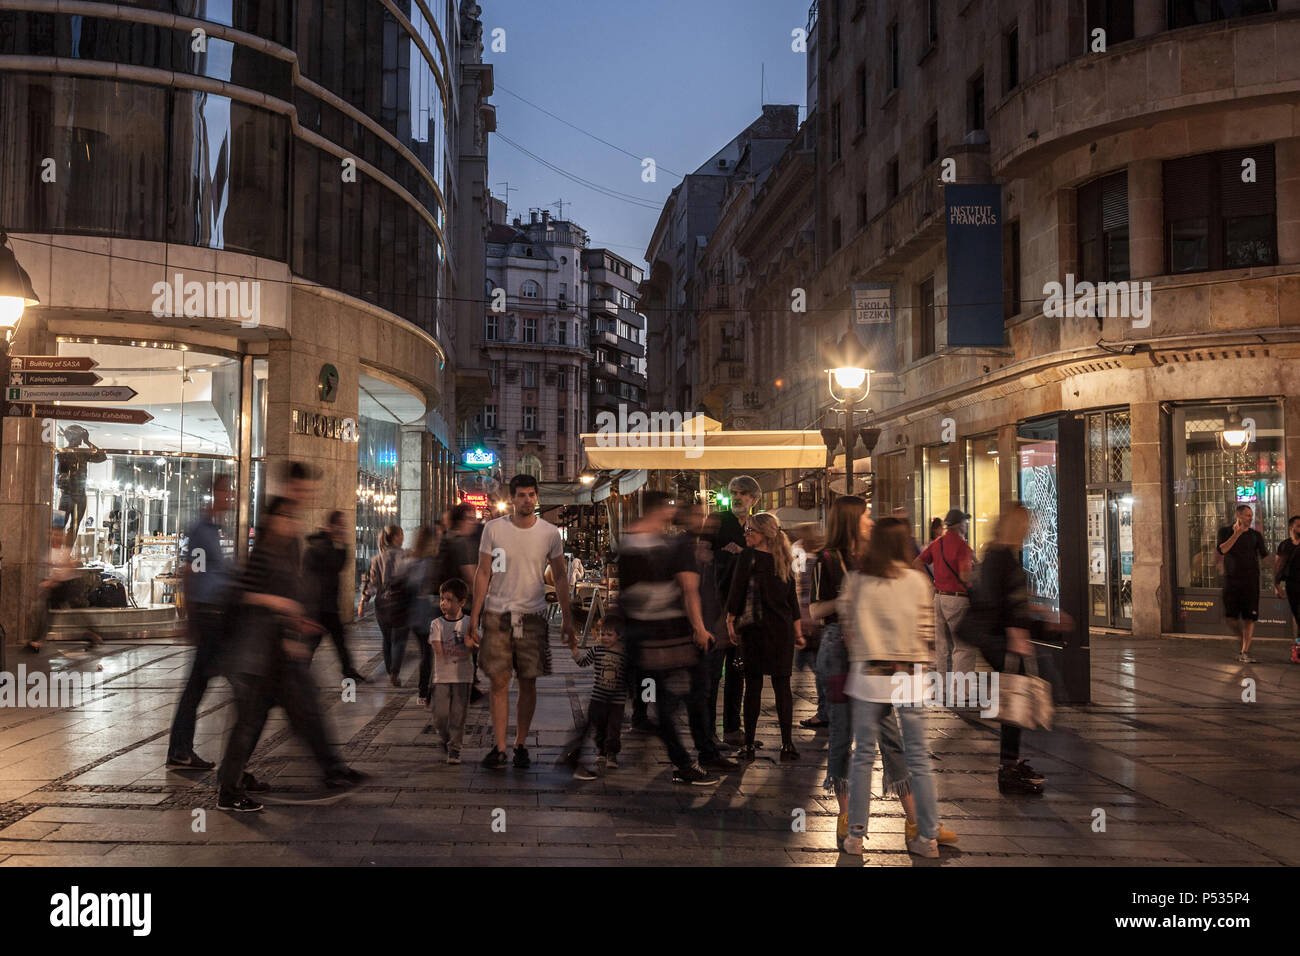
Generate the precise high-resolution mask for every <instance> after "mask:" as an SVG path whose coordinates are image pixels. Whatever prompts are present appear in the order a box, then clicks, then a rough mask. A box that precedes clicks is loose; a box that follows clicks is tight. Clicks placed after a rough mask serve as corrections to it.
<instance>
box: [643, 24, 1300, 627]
mask: <svg viewBox="0 0 1300 956" xmlns="http://www.w3.org/2000/svg"><path fill="white" fill-rule="evenodd" d="M807 33H808V60H807V71H808V76H807V81H808V115H807V119H806V120H805V122H804V123H803V124H801V125H800V127H799V129H798V131H797V132H795V131H794V130H792V129H786V128H780V129H773V131H772V132H770V133H766V134H764V135H765V136H766V137H767V138H766V139H761V138H760V137H759V136H758V135H757V134H754V133H750V135H747V136H746V137H744V138H745V139H747V140H748V142H749V144H750V145H749V148H748V150H747V151H746V150H745V149H744V147H743V144H742V149H741V150H739V151H738V152H740V153H741V155H740V156H739V159H740V160H741V162H740V165H739V167H737V166H736V165H735V164H733V163H732V162H731V161H730V159H731V157H726V156H724V157H722V158H721V159H718V160H716V161H710V163H708V164H706V166H704V167H701V168H700V169H699V170H697V171H696V174H694V177H687V182H686V184H685V185H683V186H682V187H680V189H679V191H678V192H675V193H674V195H673V197H672V198H671V199H670V204H676V205H677V206H681V205H683V204H686V205H687V206H688V207H689V208H690V209H692V210H694V209H695V205H699V206H701V207H702V208H703V207H707V208H706V209H704V211H702V212H701V211H696V212H695V213H693V214H694V215H695V222H696V223H697V225H693V226H692V228H691V229H690V230H689V232H690V233H691V235H689V236H682V237H669V236H667V227H666V225H665V224H666V223H670V222H676V221H677V219H678V218H681V217H679V216H676V215H672V214H670V213H671V212H672V210H670V209H668V208H667V207H666V209H665V214H664V217H663V218H662V219H661V225H660V229H659V231H658V232H657V233H656V237H655V240H654V241H653V242H652V244H651V247H650V249H649V250H648V252H647V259H648V260H649V262H650V273H649V275H648V277H647V282H646V283H644V284H643V296H644V297H645V298H646V300H647V302H648V303H649V305H650V306H651V307H652V308H650V309H648V314H649V315H650V316H651V327H650V330H649V337H648V338H649V344H650V370H651V374H650V381H651V383H652V387H651V391H652V394H651V402H652V404H654V403H655V402H656V401H657V400H658V401H664V402H671V403H673V406H674V407H684V408H693V407H696V406H697V405H703V406H704V407H706V408H707V409H709V412H710V414H711V415H713V416H714V417H716V418H718V419H719V420H723V421H728V422H730V421H733V420H744V419H746V418H747V417H749V416H752V415H754V414H755V410H758V409H763V410H764V412H763V416H764V420H765V421H767V422H769V423H770V425H769V426H768V427H777V428H781V427H784V428H808V427H810V425H809V423H810V422H812V423H813V427H817V425H819V424H820V425H824V426H828V427H833V426H836V425H837V423H838V422H839V421H842V420H839V419H836V418H835V417H834V413H833V412H832V409H831V407H830V399H829V396H828V394H827V375H826V371H825V369H826V368H827V361H828V357H827V355H826V353H825V346H826V344H827V343H834V342H839V341H841V340H842V338H843V337H844V335H845V334H846V333H847V332H850V331H852V332H854V333H856V337H857V340H858V342H859V343H860V344H861V345H862V347H863V349H864V351H865V354H866V356H867V362H868V366H869V367H870V368H871V369H872V370H873V374H872V375H871V378H870V386H871V387H870V392H869V398H868V400H867V401H866V402H864V403H863V405H860V406H859V409H860V410H861V409H862V408H863V406H866V407H869V408H870V410H871V422H870V424H871V426H873V427H874V428H878V429H879V434H878V438H877V439H876V441H875V444H874V447H873V448H862V447H859V448H858V450H857V451H856V453H855V455H854V457H855V459H862V460H861V461H858V462H857V463H856V467H855V469H854V470H855V472H856V473H857V474H858V475H859V476H863V475H865V476H867V477H866V480H865V482H864V483H860V484H856V483H855V489H854V490H857V491H859V492H860V493H861V492H862V491H865V493H866V494H868V495H869V497H870V498H871V501H872V508H873V511H874V512H875V513H876V514H877V515H889V514H891V513H895V511H896V509H900V508H901V509H905V510H906V511H907V512H908V513H909V514H910V515H911V516H912V519H913V523H914V531H915V532H916V534H917V535H918V536H919V537H921V539H922V540H924V535H925V533H926V530H927V528H928V526H929V524H930V521H931V520H932V519H933V518H935V517H942V516H943V515H944V514H945V513H946V512H947V511H948V509H949V508H951V507H959V508H961V509H963V510H964V511H967V512H970V513H971V514H972V515H973V517H972V520H971V522H970V535H971V544H972V545H973V546H974V547H975V549H976V550H977V551H979V549H980V548H981V547H982V546H983V545H984V544H986V543H987V542H988V541H989V540H990V539H991V537H992V534H993V526H994V522H995V520H996V518H997V515H998V513H999V510H1000V509H1001V507H1002V506H1003V505H1005V504H1006V503H1007V502H1008V501H1011V500H1022V501H1024V502H1025V503H1026V504H1027V505H1028V507H1029V508H1030V510H1031V513H1032V516H1033V518H1032V529H1031V532H1030V538H1029V541H1028V543H1027V547H1026V551H1025V556H1024V558H1025V564H1026V568H1027V570H1028V573H1029V575H1030V580H1031V586H1032V587H1033V590H1034V592H1035V593H1036V595H1037V596H1038V598H1039V599H1041V600H1043V601H1044V602H1045V603H1048V604H1054V605H1056V606H1057V607H1058V608H1060V609H1063V610H1065V611H1067V612H1068V613H1069V614H1070V615H1071V616H1072V617H1073V618H1074V619H1075V621H1076V622H1077V623H1078V624H1079V628H1080V630H1079V641H1080V642H1081V644H1083V645H1084V646H1086V642H1087V634H1088V631H1089V628H1091V629H1093V631H1094V632H1104V631H1105V630H1107V629H1115V630H1122V631H1131V632H1132V633H1133V634H1134V635H1136V636H1140V637H1153V636H1159V635H1161V634H1179V633H1201V634H1221V633H1223V625H1222V605H1221V602H1220V588H1221V583H1220V573H1219V570H1218V567H1217V565H1216V561H1215V551H1216V543H1217V542H1216V534H1217V532H1218V529H1219V528H1220V527H1224V526H1227V525H1230V524H1232V522H1233V520H1234V519H1233V512H1234V509H1235V507H1236V506H1237V505H1238V504H1249V505H1250V506H1251V507H1252V508H1253V509H1254V513H1255V522H1256V527H1257V528H1258V529H1259V530H1260V531H1261V532H1262V533H1263V535H1264V537H1265V539H1266V541H1267V543H1268V547H1269V550H1270V552H1271V551H1273V550H1274V549H1275V548H1276V547H1277V545H1278V543H1279V542H1280V541H1282V540H1283V539H1285V538H1286V536H1287V527H1286V521H1287V516H1288V515H1289V514H1291V513H1294V512H1296V511H1300V470H1297V469H1296V468H1294V467H1292V468H1290V469H1288V467H1287V466H1288V464H1289V463H1290V462H1291V461H1293V460H1294V459H1295V456H1296V454H1297V453H1300V398H1297V395H1300V365H1298V364H1297V361H1296V360H1297V358H1300V110H1298V109H1297V103H1300V69H1297V67H1296V65H1295V62H1294V61H1295V56H1294V53H1295V51H1296V50H1300V2H1297V0H1259V2H1252V3H1242V4H1198V3H1182V2H1166V0H1129V2H1114V3H1091V2H1089V3H1083V2H1078V3H1068V4H1067V3H1041V2H1031V0H1018V2H992V0H974V2H970V3H957V2H952V3H948V2H942V0H930V2H924V3H901V2H892V0H891V2H879V3H871V4H864V3H853V2H850V0H839V2H820V3H817V4H814V5H813V6H812V8H811V9H810V11H809V20H808V30H807ZM779 109H780V108H779V107H773V106H767V107H765V111H766V113H767V114H768V115H767V116H765V119H770V118H772V117H773V116H775V115H776V112H777V111H778V110H779ZM782 139H783V140H785V141H786V143H785V145H784V147H783V148H784V151H783V152H780V153H778V154H777V155H775V156H773V155H771V154H770V153H767V152H762V153H760V151H759V148H758V147H759V145H760V143H761V144H762V145H763V147H764V150H766V148H767V146H768V145H770V144H771V143H772V142H776V141H779V140H782ZM705 173H707V174H709V177H710V180H709V181H710V183H712V182H713V181H714V180H717V185H716V187H715V192H716V194H717V195H715V196H711V197H708V201H707V202H705V201H704V200H703V199H701V200H700V202H698V203H695V205H691V203H692V202H694V200H693V199H692V198H691V197H693V196H694V193H692V192H690V190H691V189H695V190H696V191H697V192H698V191H699V190H698V187H697V186H696V185H695V184H694V181H693V180H694V178H703V174H705ZM723 180H727V181H726V182H724V181H723ZM661 233H662V234H663V235H661ZM687 243H694V245H693V246H692V248H693V249H694V250H695V254H694V255H693V256H690V255H688V256H685V257H682V256H680V255H676V254H675V250H680V249H681V248H684V244H687ZM686 260H689V262H687V261H686ZM696 327H698V328H699V329H700V341H699V342H698V343H692V342H691V340H690V335H689V333H688V332H687V331H686V330H689V329H693V328H696ZM696 349H698V352H699V354H700V355H701V356H703V357H702V358H701V359H700V360H699V361H698V362H693V356H692V352H693V351H694V350H696ZM860 422H863V423H865V419H863V420H860ZM841 454H842V452H841ZM841 462H842V458H836V459H835V460H834V468H835V469H838V468H839V467H841ZM803 478H804V476H803V475H801V474H800V473H798V472H786V473H783V474H780V475H777V476H772V477H771V478H770V479H768V478H765V479H764V490H765V492H767V496H766V498H765V501H764V506H766V507H770V508H778V509H779V508H783V507H786V508H789V507H793V506H795V505H796V503H797V502H800V501H805V502H806V501H808V500H809V496H808V495H805V494H801V492H802V491H805V490H806V489H805V488H804V482H803V481H802V479H803ZM839 481H840V490H842V485H843V478H840V479H839ZM831 487H832V488H834V487H835V483H834V482H833V481H832V482H831ZM800 507H802V508H806V507H807V505H806V504H804V505H801V506H800ZM795 513H797V514H802V513H804V512H800V511H796V512H795ZM814 514H815V512H814ZM801 520H807V519H806V518H805V519H801ZM1270 571H1271V564H1270ZM1261 588H1262V598H1261V603H1260V625H1259V628H1258V631H1257V633H1258V634H1259V635H1260V636H1264V637H1290V633H1291V632H1290V614H1289V612H1288V610H1287V608H1286V606H1285V603H1284V602H1283V601H1282V600H1281V599H1276V598H1274V596H1273V590H1272V575H1271V573H1265V574H1264V575H1263V576H1262V581H1261Z"/></svg>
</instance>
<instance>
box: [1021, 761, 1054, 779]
mask: <svg viewBox="0 0 1300 956" xmlns="http://www.w3.org/2000/svg"><path fill="white" fill-rule="evenodd" d="M1016 773H1018V774H1020V776H1022V777H1024V778H1025V779H1026V780H1028V781H1029V782H1030V783H1047V778H1046V777H1044V776H1043V775H1042V774H1041V773H1039V772H1038V771H1037V770H1035V769H1034V768H1033V767H1031V766H1029V761H1027V760H1018V761H1016Z"/></svg>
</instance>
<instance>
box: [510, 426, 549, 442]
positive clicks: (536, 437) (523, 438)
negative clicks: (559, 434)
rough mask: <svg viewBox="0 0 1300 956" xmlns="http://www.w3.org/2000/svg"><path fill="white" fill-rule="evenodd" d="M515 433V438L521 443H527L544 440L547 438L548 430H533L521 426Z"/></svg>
mask: <svg viewBox="0 0 1300 956" xmlns="http://www.w3.org/2000/svg"><path fill="white" fill-rule="evenodd" d="M515 435H516V438H515V440H516V441H517V442H518V443H519V444H520V445H526V444H528V443H529V442H543V441H545V440H546V432H541V431H537V430H535V429H534V430H533V431H529V430H527V429H525V428H521V429H519V431H517V432H516V433H515Z"/></svg>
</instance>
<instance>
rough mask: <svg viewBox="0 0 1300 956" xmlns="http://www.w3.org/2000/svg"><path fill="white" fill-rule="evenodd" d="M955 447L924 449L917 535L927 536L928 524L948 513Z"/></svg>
mask: <svg viewBox="0 0 1300 956" xmlns="http://www.w3.org/2000/svg"><path fill="white" fill-rule="evenodd" d="M954 447H955V446H954V445H953V444H952V443H951V442H950V443H948V444H945V445H933V446H931V447H929V448H926V449H925V457H924V460H923V461H924V469H925V476H924V486H923V488H922V496H921V497H922V503H921V515H920V518H921V520H920V521H918V522H917V534H918V535H920V536H925V535H928V534H929V531H928V529H929V527H930V522H931V521H932V520H933V519H935V518H942V517H943V516H944V515H946V514H947V513H948V509H949V508H950V507H951V505H950V504H949V502H950V501H951V500H952V498H951V496H950V491H951V477H950V476H951V472H950V471H949V468H950V466H951V462H950V459H951V457H952V451H953V448H954Z"/></svg>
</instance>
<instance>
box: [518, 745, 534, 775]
mask: <svg viewBox="0 0 1300 956" xmlns="http://www.w3.org/2000/svg"><path fill="white" fill-rule="evenodd" d="M532 765H533V761H532V760H531V759H530V758H529V756H528V748H527V747H515V769H516V770H527V769H528V768H529V767H531V766H532Z"/></svg>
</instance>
